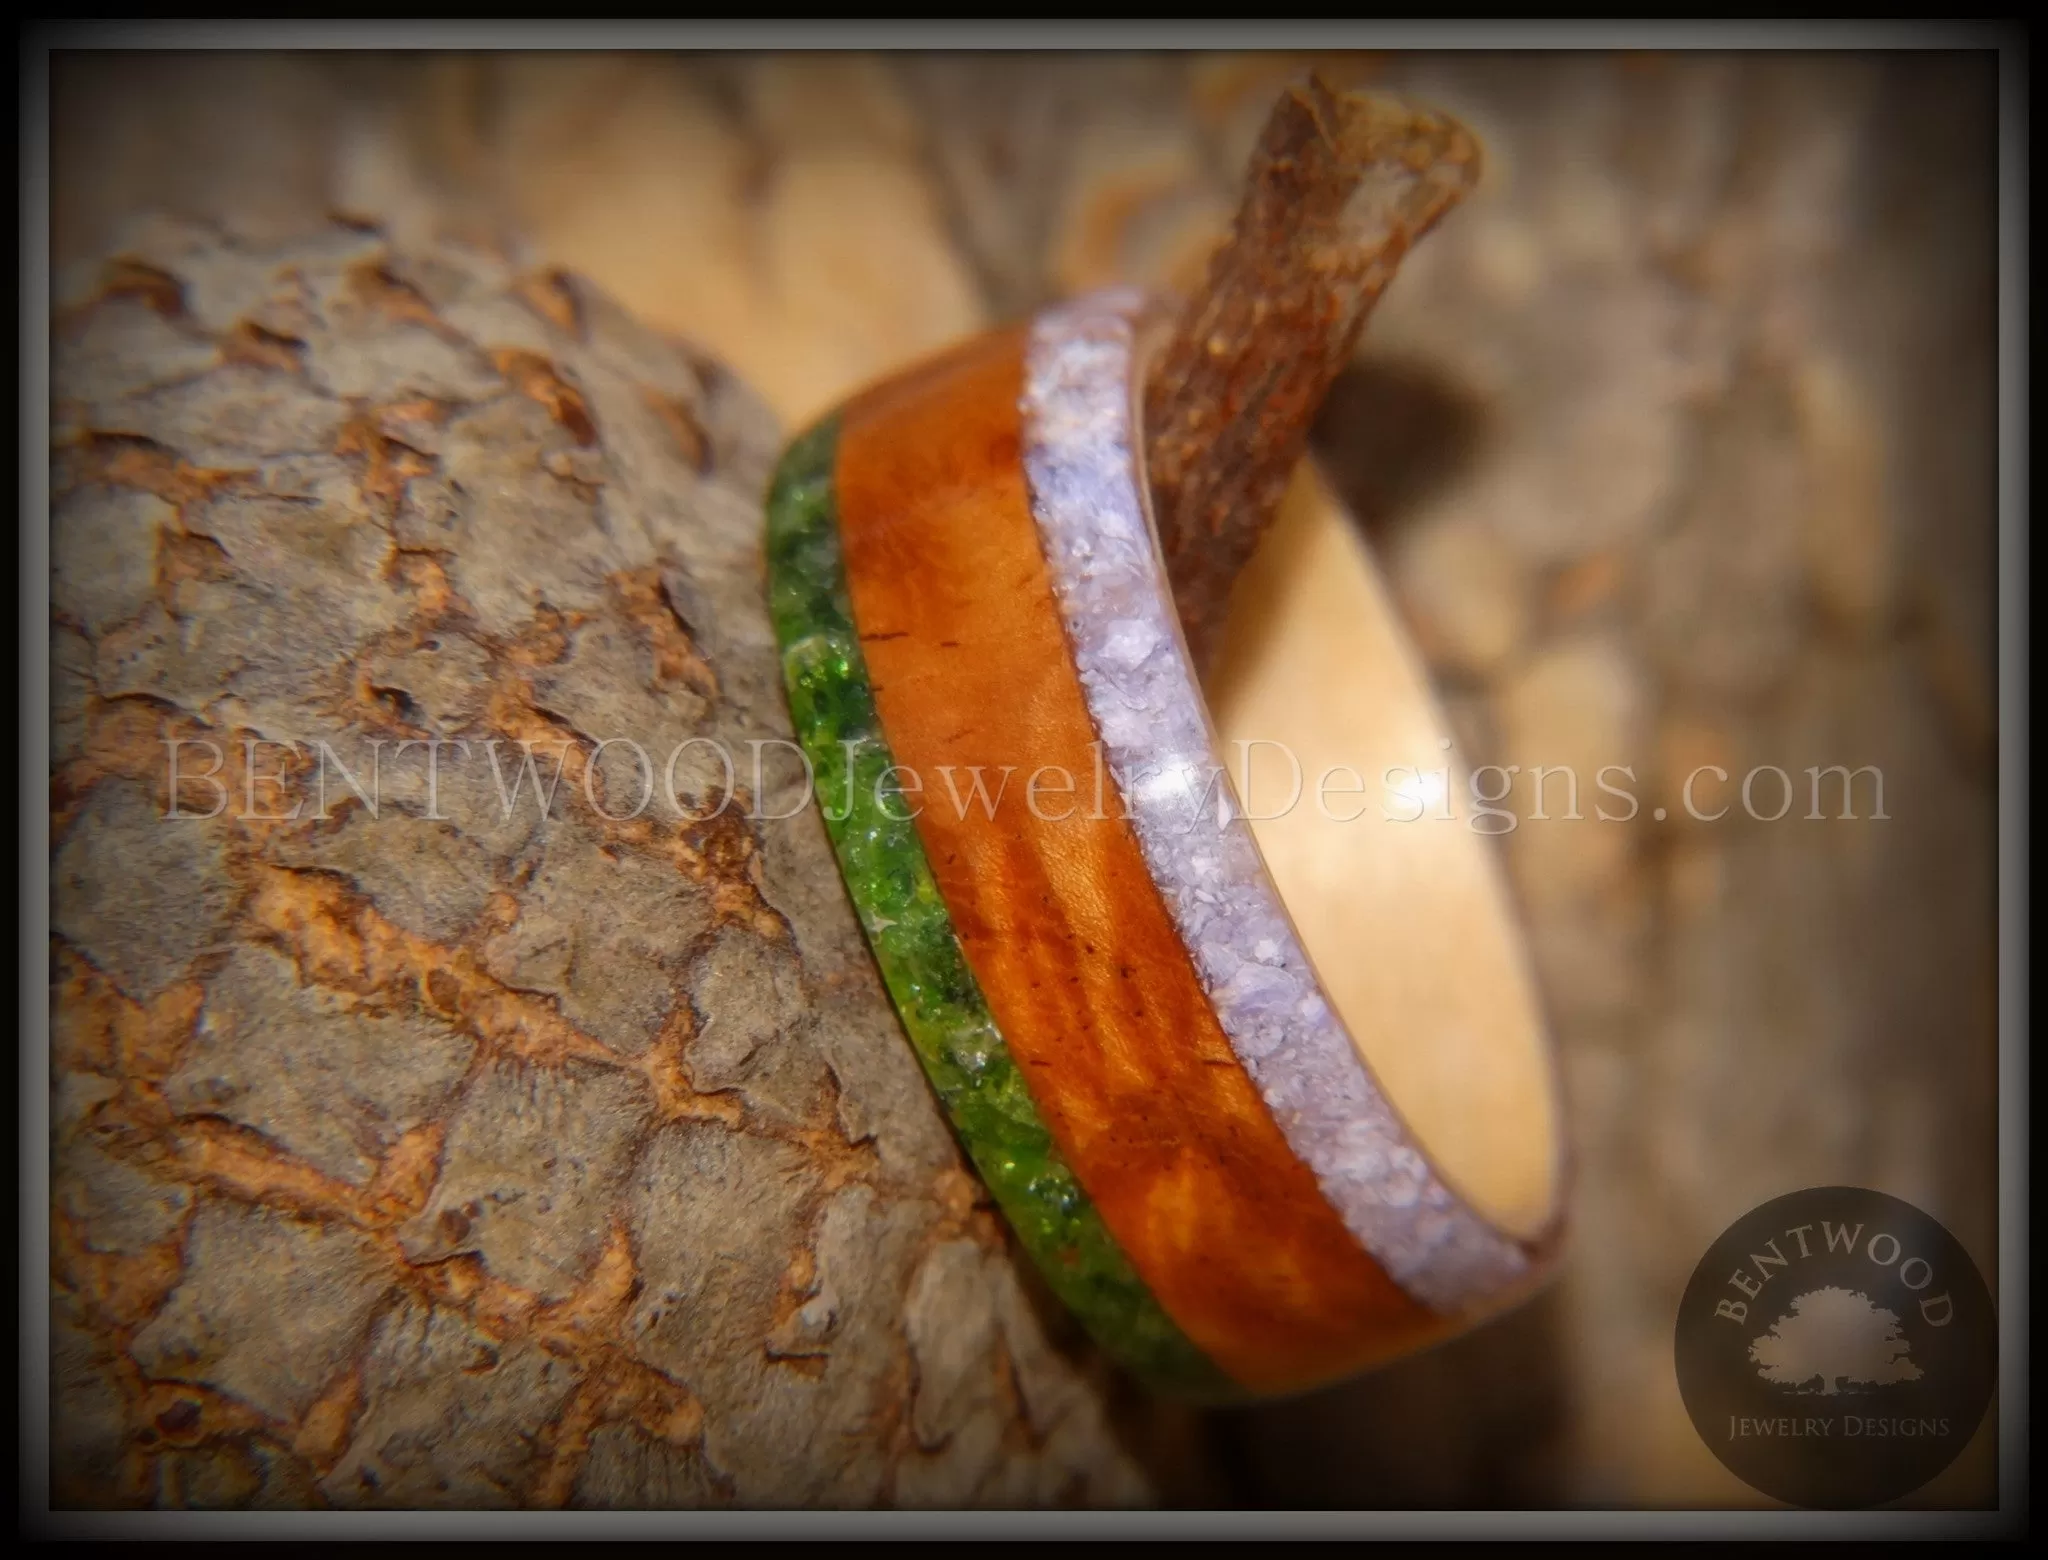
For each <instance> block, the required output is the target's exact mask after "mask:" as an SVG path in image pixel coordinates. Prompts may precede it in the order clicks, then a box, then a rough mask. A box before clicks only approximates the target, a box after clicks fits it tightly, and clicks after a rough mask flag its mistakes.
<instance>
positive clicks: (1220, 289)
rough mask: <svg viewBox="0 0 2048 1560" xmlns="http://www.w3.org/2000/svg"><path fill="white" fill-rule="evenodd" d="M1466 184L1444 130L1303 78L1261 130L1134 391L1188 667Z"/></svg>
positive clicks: (1450, 129)
mask: <svg viewBox="0 0 2048 1560" xmlns="http://www.w3.org/2000/svg"><path fill="white" fill-rule="evenodd" d="M1478 172H1479V146H1478V143H1477V141H1475V140H1474V139H1473V137H1472V135H1471V134H1470V132H1468V131H1467V130H1466V129H1465V128H1464V127H1463V126H1462V125H1460V124H1458V123H1457V122H1456V121H1455V120H1452V119H1449V118H1447V117H1445V116H1444V115H1442V114H1438V113H1434V112H1432V111H1430V110H1428V109H1424V108H1418V107H1415V106H1413V105H1411V104H1408V103H1405V102H1402V101H1400V100H1398V99H1393V98H1388V97H1384V96H1380V95H1376V94H1372V93H1362V92H1338V91H1334V90H1333V89H1331V88H1330V87H1329V86H1328V85H1327V84H1326V83H1324V82H1323V81H1322V80H1321V79H1320V78H1318V77H1313V76H1312V77H1310V79H1309V80H1308V82H1307V83H1306V84H1305V85H1302V86H1299V87H1294V88H1291V89H1290V90H1289V91H1288V92H1287V93H1286V94H1285V95H1284V96H1283V97H1282V98H1281V99H1280V102H1279V104H1278V105H1277V106H1276V107H1275V108H1274V110H1273V114H1272V117H1271V118H1270V119H1268V120H1267V122H1266V129H1265V133H1264V134H1263V135H1262V136H1261V138H1260V140H1259V145H1258V149H1257V151H1256V152H1254V153H1253V155H1252V162H1251V169H1250V172H1249V174H1248V176H1247V180H1246V188H1245V194H1244V200H1243V203H1242V204H1241V205H1240V206H1239V208H1238V213H1237V220H1236V223H1235V225H1234V226H1233V228H1232V231H1231V235H1230V239H1229V241H1228V242H1227V243H1225V244H1224V246H1223V247H1222V248H1221V249H1220V250H1218V251H1217V253H1216V256H1215V258H1214V259H1213V260H1212V261H1211V262H1210V265H1209V275H1208V279H1207V281H1206V282H1205V283H1204V284H1203V286H1202V289H1201V290H1200V292H1198V293H1197V294H1196V295H1195V296H1194V297H1193V298H1192V299H1190V300H1189V302H1188V304H1187V307H1186V310H1185V311H1184V312H1183V313H1182V315H1181V318H1180V323H1179V325H1178V327H1177V328H1176V330H1175V332H1174V335H1173V338H1172V340H1171V342H1170V343H1169V344H1168V345H1167V346H1166V347H1165V348H1164V349H1163V350H1162V351H1161V352H1160V354H1159V356H1158V357H1157V358H1156V359H1154V361H1153V364H1152V368H1151V372H1150V379H1149V383H1148V385H1147V387H1146V397H1145V426H1146V443H1147V457H1148V459H1149V462H1150V467H1151V479H1152V497H1153V503H1154V506H1155V509H1156V512H1157V516H1158V522H1159V535H1160V540H1161V542H1162V544H1163V545H1164V548H1165V552H1166V566H1167V570H1168V573H1169V574H1170V575H1171V577H1172V580H1173V588H1174V595H1175V597H1176V599H1177V600H1178V602H1179V604H1180V614H1181V623H1182V626H1183V628H1184V629H1185V630H1186V633H1187V636H1188V642H1189V644H1190V645H1191V646H1192V647H1193V649H1194V652H1195V654H1196V656H1197V657H1198V658H1201V659H1206V657H1207V655H1208V653H1209V652H1210V651H1211V650H1213V648H1214V645H1215V640H1216V633H1217V630H1218V629H1219V628H1220V627H1221V624H1222V620H1223V612H1224V607H1225V605H1226V604H1227V602H1228V600H1229V595H1230V585H1231V581H1232V580H1233V579H1235V578H1236V576H1237V572H1238V570H1239V569H1240V568H1241V567H1242V566H1243V565H1244V562H1245V560H1246V559H1247V558H1249V557H1250V556H1251V553H1252V549H1253V548H1254V547H1255V546H1256V545H1257V543H1258V540H1259V537H1260V535H1261V534H1262V533H1263V532H1264V530H1265V528H1266V526H1267V524H1268V523H1269V522H1270V521H1271V520H1272V518H1273V514H1274V512H1275V510H1276V509H1277V508H1278V507H1279V504H1280V498H1281V495H1282V493H1283V492H1284V491H1285V490H1286V487H1287V482H1288V478H1289V476H1290V475H1291V474H1292V472H1293V470H1294V467H1295V464H1296V462H1298V461H1299V460H1300V459H1301V455H1302V451H1303V449H1304V448H1305V447H1306V444H1307V441H1308V431H1309V424H1310V422H1311V421H1312V420H1313V419H1314V417H1315V413H1316V408H1317V407H1318V406H1320V405H1321V404H1322V400H1323V396H1324V395H1325V394H1326V393H1327V392H1328V390H1329V388H1330V385H1331V383H1332V382H1333V381H1334V380H1335V379H1336V377H1337V375H1338V374H1339V373H1340V372H1342V370H1343V368H1344V365H1345V364H1346V363H1347V362H1349V361H1350V359H1351V354H1352V350H1353V348H1354V347H1355V346H1356V345H1357V342H1358V336H1359V332H1360V331H1361V330H1362V329H1363V328H1364V326H1365V319H1366V316H1367V315H1368V314H1369V313H1370V312H1371V311H1372V306H1373V304H1374V303H1375V302H1376V301H1377V300H1378V298H1379V296H1380V294H1381V293H1382V292H1384V291H1385V290H1386V286H1387V283H1388V282H1390V281H1391V280H1392V279H1393V276H1394V271H1395V269H1396V267H1398V266H1399V264H1400V262H1401V257H1402V256H1403V255H1405V254H1406V253H1407V252H1408V249H1409V246H1410V245H1412V244H1413V243H1414V242H1415V241H1416V239H1418V238H1420V237H1421V236H1422V235H1423V234H1424V233H1426V232H1428V231H1429V229H1430V227H1431V226H1433V225H1434V224H1435V222H1436V220H1437V219H1438V218H1439V217H1441V216H1442V215H1443V214H1444V213H1445V212H1446V211H1448V210H1450V208H1451V207H1452V206H1454V205H1456V204H1457V203H1458V201H1459V200H1460V199H1462V198H1463V197H1464V195H1465V193H1466V191H1467V190H1469V189H1471V187H1472V185H1473V183H1474V181H1475V180H1476V179H1477V177H1478Z"/></svg>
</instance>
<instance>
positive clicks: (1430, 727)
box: [1205, 471, 1594, 1239]
mask: <svg viewBox="0 0 2048 1560" xmlns="http://www.w3.org/2000/svg"><path fill="white" fill-rule="evenodd" d="M1205 692H1206V693H1207V695H1208V700H1209V708H1210V715H1211V718H1212V720H1213V721H1214V723H1215V726H1216V729H1217V732H1218V734H1219V736H1220V738H1221V740H1222V754H1221V760H1222V761H1223V762H1225V763H1226V764H1227V766H1228V768H1229V771H1230V773H1231V776H1232V778H1233V780H1234V781H1235V782H1236V783H1237V785H1238V786H1239V787H1240V790H1241V795H1240V801H1241V802H1242V804H1243V806H1244V808H1245V810H1246V814H1247V818H1248V821H1249V822H1250V823H1251V826H1252V831H1253V835H1254V837H1255V838H1256V839H1257V841H1258V845H1259V849H1260V851H1261V853H1262V854H1263V855H1264V857H1265V860H1266V865H1267V867H1268V869H1269V870H1270V871H1271V873H1272V876H1273V879H1274V882H1275V885H1276V886H1277V888H1278V889H1279V892H1280V894H1281V896H1282V898H1283V899H1284V901H1285V903H1286V906H1287V911H1288V914H1289V916H1290V917H1291V918H1292V920H1293V921H1294V924H1295V927H1296V930H1297V932H1298V934H1299V936H1300V938H1301V941H1302V943H1303V944H1304V946H1305V947H1306V949H1307V951H1308V955H1309V958H1310V960H1311V961H1312V962H1313V964H1314V966H1315V969H1316V973H1317V976H1318V978H1319V979H1320V981H1321V982H1322V985H1323V988H1324V991H1325V993H1326V995H1327V996H1328V998H1329V1000H1330V1002H1331V1004H1332V1006H1333V1007H1334V1008H1335V1009H1336V1010H1337V1012H1338V1014H1339V1016H1340V1017H1341V1018H1342V1019H1343V1020H1344V1023H1345V1027H1346V1028H1347V1029H1348V1030H1349V1031H1350V1034H1351V1037H1352V1042H1353V1044H1354V1045H1355V1046H1356V1047H1357V1048H1358V1051H1359V1053H1360V1055H1361V1057H1362V1058H1363V1060H1364V1062H1365V1064H1366V1066H1367V1067H1368V1068H1370V1069H1371V1071H1372V1073H1373V1075H1374V1076H1375V1078H1376V1079H1377V1080H1378V1081H1379V1084H1380V1086H1381V1088H1382V1089H1383V1090H1384V1091H1385V1093H1386V1095H1387V1097H1388V1099H1389V1100H1390V1101H1391V1103H1392V1104H1393V1106H1394V1108H1395V1109H1396V1110H1397V1111H1398V1112H1399V1113H1400V1115H1401V1117H1402V1119H1403V1120H1404V1121H1405V1122H1406V1123H1407V1125H1408V1128H1409V1130H1410V1132H1411V1133H1412V1134H1413V1135H1414V1137H1415V1138H1416V1140H1417V1142H1418V1143H1419V1145H1420V1146H1421V1147H1422V1148H1423V1149H1424V1150H1425V1152H1427V1153H1428V1154H1429V1156H1430V1158H1431V1159H1432V1161H1433V1162H1434V1163H1435V1165H1436V1167H1437V1170H1438V1172H1439V1174H1441V1175H1442V1176H1443V1178H1444V1179H1445V1181H1446V1182H1447V1183H1449V1184H1450V1185H1451V1186H1452V1187H1453V1188H1454V1189H1455V1190H1456V1191H1457V1192H1458V1193H1459V1194H1460V1195H1462V1196H1463V1197H1464V1198H1465V1200H1466V1201H1467V1202H1468V1204H1469V1205H1470V1206H1471V1207H1472V1208H1473V1209H1474V1211H1475V1212H1477V1213H1479V1214H1481V1215H1482V1216H1483V1217H1485V1218H1486V1219H1487V1220H1488V1221H1489V1222H1491V1223H1493V1224H1494V1225H1496V1226H1497V1227H1498V1228H1500V1229H1501V1230H1503V1231H1505V1232H1506V1233H1508V1234H1511V1235H1515V1236H1518V1237H1521V1238H1525V1239H1527V1238H1534V1237H1535V1236H1537V1235H1538V1234H1540V1233H1541V1232H1542V1231H1543V1230H1544V1229H1545V1227H1546V1226H1547V1225H1548V1224H1549V1223H1550V1222H1551V1219H1552V1217H1553V1215H1554V1212H1555V1209H1556V1205H1557V1200H1558V1189H1559V1182H1560V1179H1561V1166H1560V1163H1559V1151H1558V1130H1559V1120H1558V1115H1559V1112H1558V1100H1557V1092H1556V1080H1555V1077H1554V1073H1553V1070H1552V1064H1551V1060H1550V1054H1549V1048H1548V1045H1547V1043H1546V1039H1545V1033H1544V1026H1543V1022H1542V1017H1541V1009H1540V1003H1539V1000H1538V998H1537V995H1536V992H1535V989H1534V984H1533V981H1532V979H1531V977H1530V974H1529V971H1528V968H1527V964H1526V962H1525V959H1524V957H1523V954H1522V951H1521V946H1520V943H1519V941H1518V938H1517V936H1516V932H1515V927H1514V918H1513V912H1512V909H1511V906H1510V903H1509V900H1508V896H1507V892H1506V887H1505V884H1504V882H1503V880H1502V877H1501V873H1500V869H1499V865H1498V863H1497V862H1496V860H1495V859H1494V856H1493V852H1494V850H1495V846H1494V845H1493V843H1492V842H1491V841H1490V840H1489V839H1487V838H1486V837H1485V835H1484V833H1483V832H1482V831H1484V830H1498V829H1500V828H1501V827H1502V821H1501V820H1500V818H1499V817H1497V816H1495V817H1491V818H1488V817H1484V816H1482V815H1481V814H1480V813H1478V812H1477V811H1476V810H1475V809H1476V808H1478V807H1479V806H1480V805H1481V804H1479V803H1478V802H1476V801H1475V798H1474V791H1473V789H1472V787H1471V785H1470V783H1469V779H1468V770H1467V766H1466V765H1465V763H1464V762H1463V761H1462V760H1461V756H1460V755H1459V754H1458V752H1457V751H1456V749H1455V747H1454V746H1453V745H1452V743H1451V740H1450V732H1449V729H1448V727H1447V726H1446V725H1445V723H1444V721H1443V718H1442V716H1441V714H1440V712H1439V711H1438V709H1437V708H1436V703H1435V700H1434V698H1433V697H1432V695H1431V693H1430V691H1429V686H1428V682H1427V680H1426V677H1425V674H1424V672H1423V669H1422V667H1421V665H1420V664H1419V661H1418V659H1417V657H1416V655H1415V653H1414V652H1413V650H1412V649H1411V648H1410V646H1409V642H1408V639H1407V636H1406V635H1405V633H1404V632H1403V631H1402V629H1401V628H1400V626H1399V623H1398V619H1397V617H1396V614H1395V610H1394V608H1393V605H1392V603H1391V602H1390V600H1389V599H1388V596H1387V592H1386V591H1385V589H1384V588H1383V586H1382V585H1381V583H1380V579H1379V576H1378V572H1377V570H1376V568H1375V567H1374V564H1373V562H1372V559H1371V557H1370V555H1369V553H1368V551H1367V549H1366V546H1365V543H1364V540H1363V538H1362V537H1361V536H1360V535H1359V534H1358V531H1357V528H1356V526H1355V524H1354V523H1353V522H1352V521H1351V519H1350V518H1349V516H1348V515H1347V514H1346V513H1345V512H1344V510H1343V508H1342V506H1341V505H1339V504H1338V503H1337V502H1336V501H1335V500H1334V499H1333V498H1332V497H1331V496H1330V495H1329V494H1328V493H1327V492H1326V491H1325V490H1323V489H1322V487H1321V485H1320V483H1319V481H1317V479H1315V477H1314V476H1313V473H1311V472H1306V471H1305V472H1304V476H1303V479H1302V480H1300V481H1298V482H1297V483H1296V484H1295V487H1294V489H1293V491H1291V492H1290V494H1289V497H1288V501H1287V503H1286V504H1285V505H1284V506H1283V509H1282V513H1281V515H1280V517H1279V519H1278V520H1277V521H1276V523H1275V524H1274V526H1273V528H1272V530H1271V531H1270V532H1269V533H1268V534H1267V535H1266V537H1264V538H1263V539H1262V540H1261V542H1260V545H1259V549H1258V551H1257V552H1256V553H1255V554H1254V555H1253V558H1252V560H1251V562H1250V563H1249V565H1248V566H1247V567H1246V569H1245V571H1244V573H1243V574H1242V575H1241V576H1240V578H1239V580H1238V582H1237V585H1236V587H1235V591H1234V594H1233V597H1232V602H1231V607H1230V613H1229V616H1228V619H1227V621H1226V625H1225V630H1224V635H1223V639H1222V643H1221V645H1220V648H1219V654H1218V658H1217V663H1216V668H1215V670H1214V672H1213V674H1212V675H1211V676H1210V678H1209V679H1208V682H1207V686H1206V689H1205ZM1297 778H1298V785H1299V794H1298V795H1293V794H1292V793H1294V792H1295V790H1296V785H1297ZM1496 787H1497V782H1496ZM1485 794H1489V795H1490V794H1493V790H1492V789H1488V790H1487V791H1486V793H1485ZM1290 800H1291V805H1290ZM1582 805H1583V804H1582ZM1475 821H1476V822H1477V824H1478V827H1477V828H1476V829H1475V827H1474V824H1475ZM1535 826H1537V827H1541V826H1543V825H1541V824H1537V825H1535ZM1549 826H1550V827H1567V826H1573V825H1571V824H1569V823H1568V822H1567V821H1566V820H1563V819H1562V818H1561V817H1560V818H1557V819H1555V820H1554V821H1552V822H1551V823H1550V824H1549ZM1576 826H1577V827H1581V828H1591V827H1593V826H1594V825H1593V822H1592V820H1591V819H1590V817H1589V818H1588V819H1587V820H1586V821H1583V822H1580V823H1578V824H1577V825H1576Z"/></svg>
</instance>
